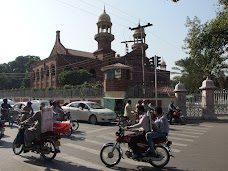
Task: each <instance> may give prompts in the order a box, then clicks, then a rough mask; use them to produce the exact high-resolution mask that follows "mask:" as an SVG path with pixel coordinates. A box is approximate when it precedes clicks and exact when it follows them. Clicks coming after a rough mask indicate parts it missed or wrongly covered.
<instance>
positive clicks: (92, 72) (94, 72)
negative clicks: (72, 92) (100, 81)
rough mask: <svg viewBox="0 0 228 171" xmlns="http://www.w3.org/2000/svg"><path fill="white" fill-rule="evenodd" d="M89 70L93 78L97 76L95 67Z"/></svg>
mask: <svg viewBox="0 0 228 171" xmlns="http://www.w3.org/2000/svg"><path fill="white" fill-rule="evenodd" d="M89 72H90V74H92V75H93V78H96V77H97V74H96V71H95V69H93V68H91V69H90V70H89Z"/></svg>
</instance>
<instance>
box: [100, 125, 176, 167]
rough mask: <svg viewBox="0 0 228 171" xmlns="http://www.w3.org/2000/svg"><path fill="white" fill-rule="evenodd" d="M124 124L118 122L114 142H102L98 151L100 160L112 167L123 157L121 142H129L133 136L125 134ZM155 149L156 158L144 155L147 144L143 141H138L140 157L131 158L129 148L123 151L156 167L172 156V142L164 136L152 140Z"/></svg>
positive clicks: (128, 155)
mask: <svg viewBox="0 0 228 171" xmlns="http://www.w3.org/2000/svg"><path fill="white" fill-rule="evenodd" d="M123 125H124V124H119V131H117V132H116V136H117V138H116V143H107V144H104V146H103V147H102V149H101V151H100V159H101V161H102V162H103V163H104V164H105V165H106V166H108V167H112V166H115V165H117V164H118V163H119V162H120V160H121V158H123V159H124V157H123V150H122V149H121V146H120V145H121V144H122V143H129V141H130V138H131V137H132V136H134V134H128V135H125V129H124V127H123ZM154 144H155V150H156V153H157V154H158V156H159V157H158V158H154V157H151V156H148V155H146V151H147V149H148V148H149V146H148V144H147V143H145V142H138V143H137V146H138V151H139V152H141V154H142V157H138V158H135V159H133V158H132V151H131V149H130V148H129V150H128V151H126V152H125V155H126V156H127V157H128V158H130V159H132V160H137V161H140V162H146V163H150V164H151V165H152V166H154V167H156V168H163V167H164V166H166V165H167V164H168V162H169V160H170V157H173V155H172V154H171V148H170V146H171V144H172V142H171V141H169V140H168V138H167V137H165V138H158V139H156V140H154Z"/></svg>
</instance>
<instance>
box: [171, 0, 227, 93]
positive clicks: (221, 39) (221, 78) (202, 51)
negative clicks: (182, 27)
mask: <svg viewBox="0 0 228 171" xmlns="http://www.w3.org/2000/svg"><path fill="white" fill-rule="evenodd" d="M219 4H220V5H222V8H220V10H219V11H218V12H217V15H216V17H215V18H214V19H212V20H210V21H207V22H206V23H203V24H202V23H201V21H200V20H199V19H198V18H197V17H195V18H194V19H190V18H189V17H188V18H187V21H186V27H188V28H189V30H188V34H187V37H186V38H185V40H184V42H185V45H184V47H183V48H184V49H185V50H186V54H187V57H185V58H184V59H181V60H178V61H176V62H175V64H176V66H177V67H173V69H174V70H175V71H177V72H176V73H179V74H180V75H179V76H176V77H175V78H174V80H176V81H177V80H180V81H181V82H183V83H185V85H186V88H187V89H188V90H189V91H190V92H194V91H197V90H198V88H199V86H200V84H201V82H202V81H203V80H204V79H205V78H206V77H207V76H209V77H210V78H211V79H212V80H213V81H214V82H215V84H216V86H217V87H218V88H228V86H227V76H226V72H227V71H226V70H227V68H228V65H227V63H226V60H227V59H228V10H227V0H226V1H224V0H220V1H219Z"/></svg>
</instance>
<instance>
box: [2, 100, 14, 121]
mask: <svg viewBox="0 0 228 171" xmlns="http://www.w3.org/2000/svg"><path fill="white" fill-rule="evenodd" d="M11 108H12V106H10V104H8V100H7V99H3V103H2V104H1V113H2V116H1V119H2V120H8V118H9V109H11Z"/></svg>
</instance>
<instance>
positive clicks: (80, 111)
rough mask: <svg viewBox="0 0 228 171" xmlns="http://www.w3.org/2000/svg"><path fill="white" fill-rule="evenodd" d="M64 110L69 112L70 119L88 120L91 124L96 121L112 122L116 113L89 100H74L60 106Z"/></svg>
mask: <svg viewBox="0 0 228 171" xmlns="http://www.w3.org/2000/svg"><path fill="white" fill-rule="evenodd" d="M62 109H63V110H64V111H66V112H70V114H71V117H72V119H77V120H83V121H88V122H89V123H91V124H96V123H97V122H112V121H114V120H115V119H116V113H115V112H114V111H113V110H111V109H107V108H104V107H102V106H101V105H99V104H97V103H95V102H91V101H75V102H71V103H69V104H67V105H66V106H62Z"/></svg>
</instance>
